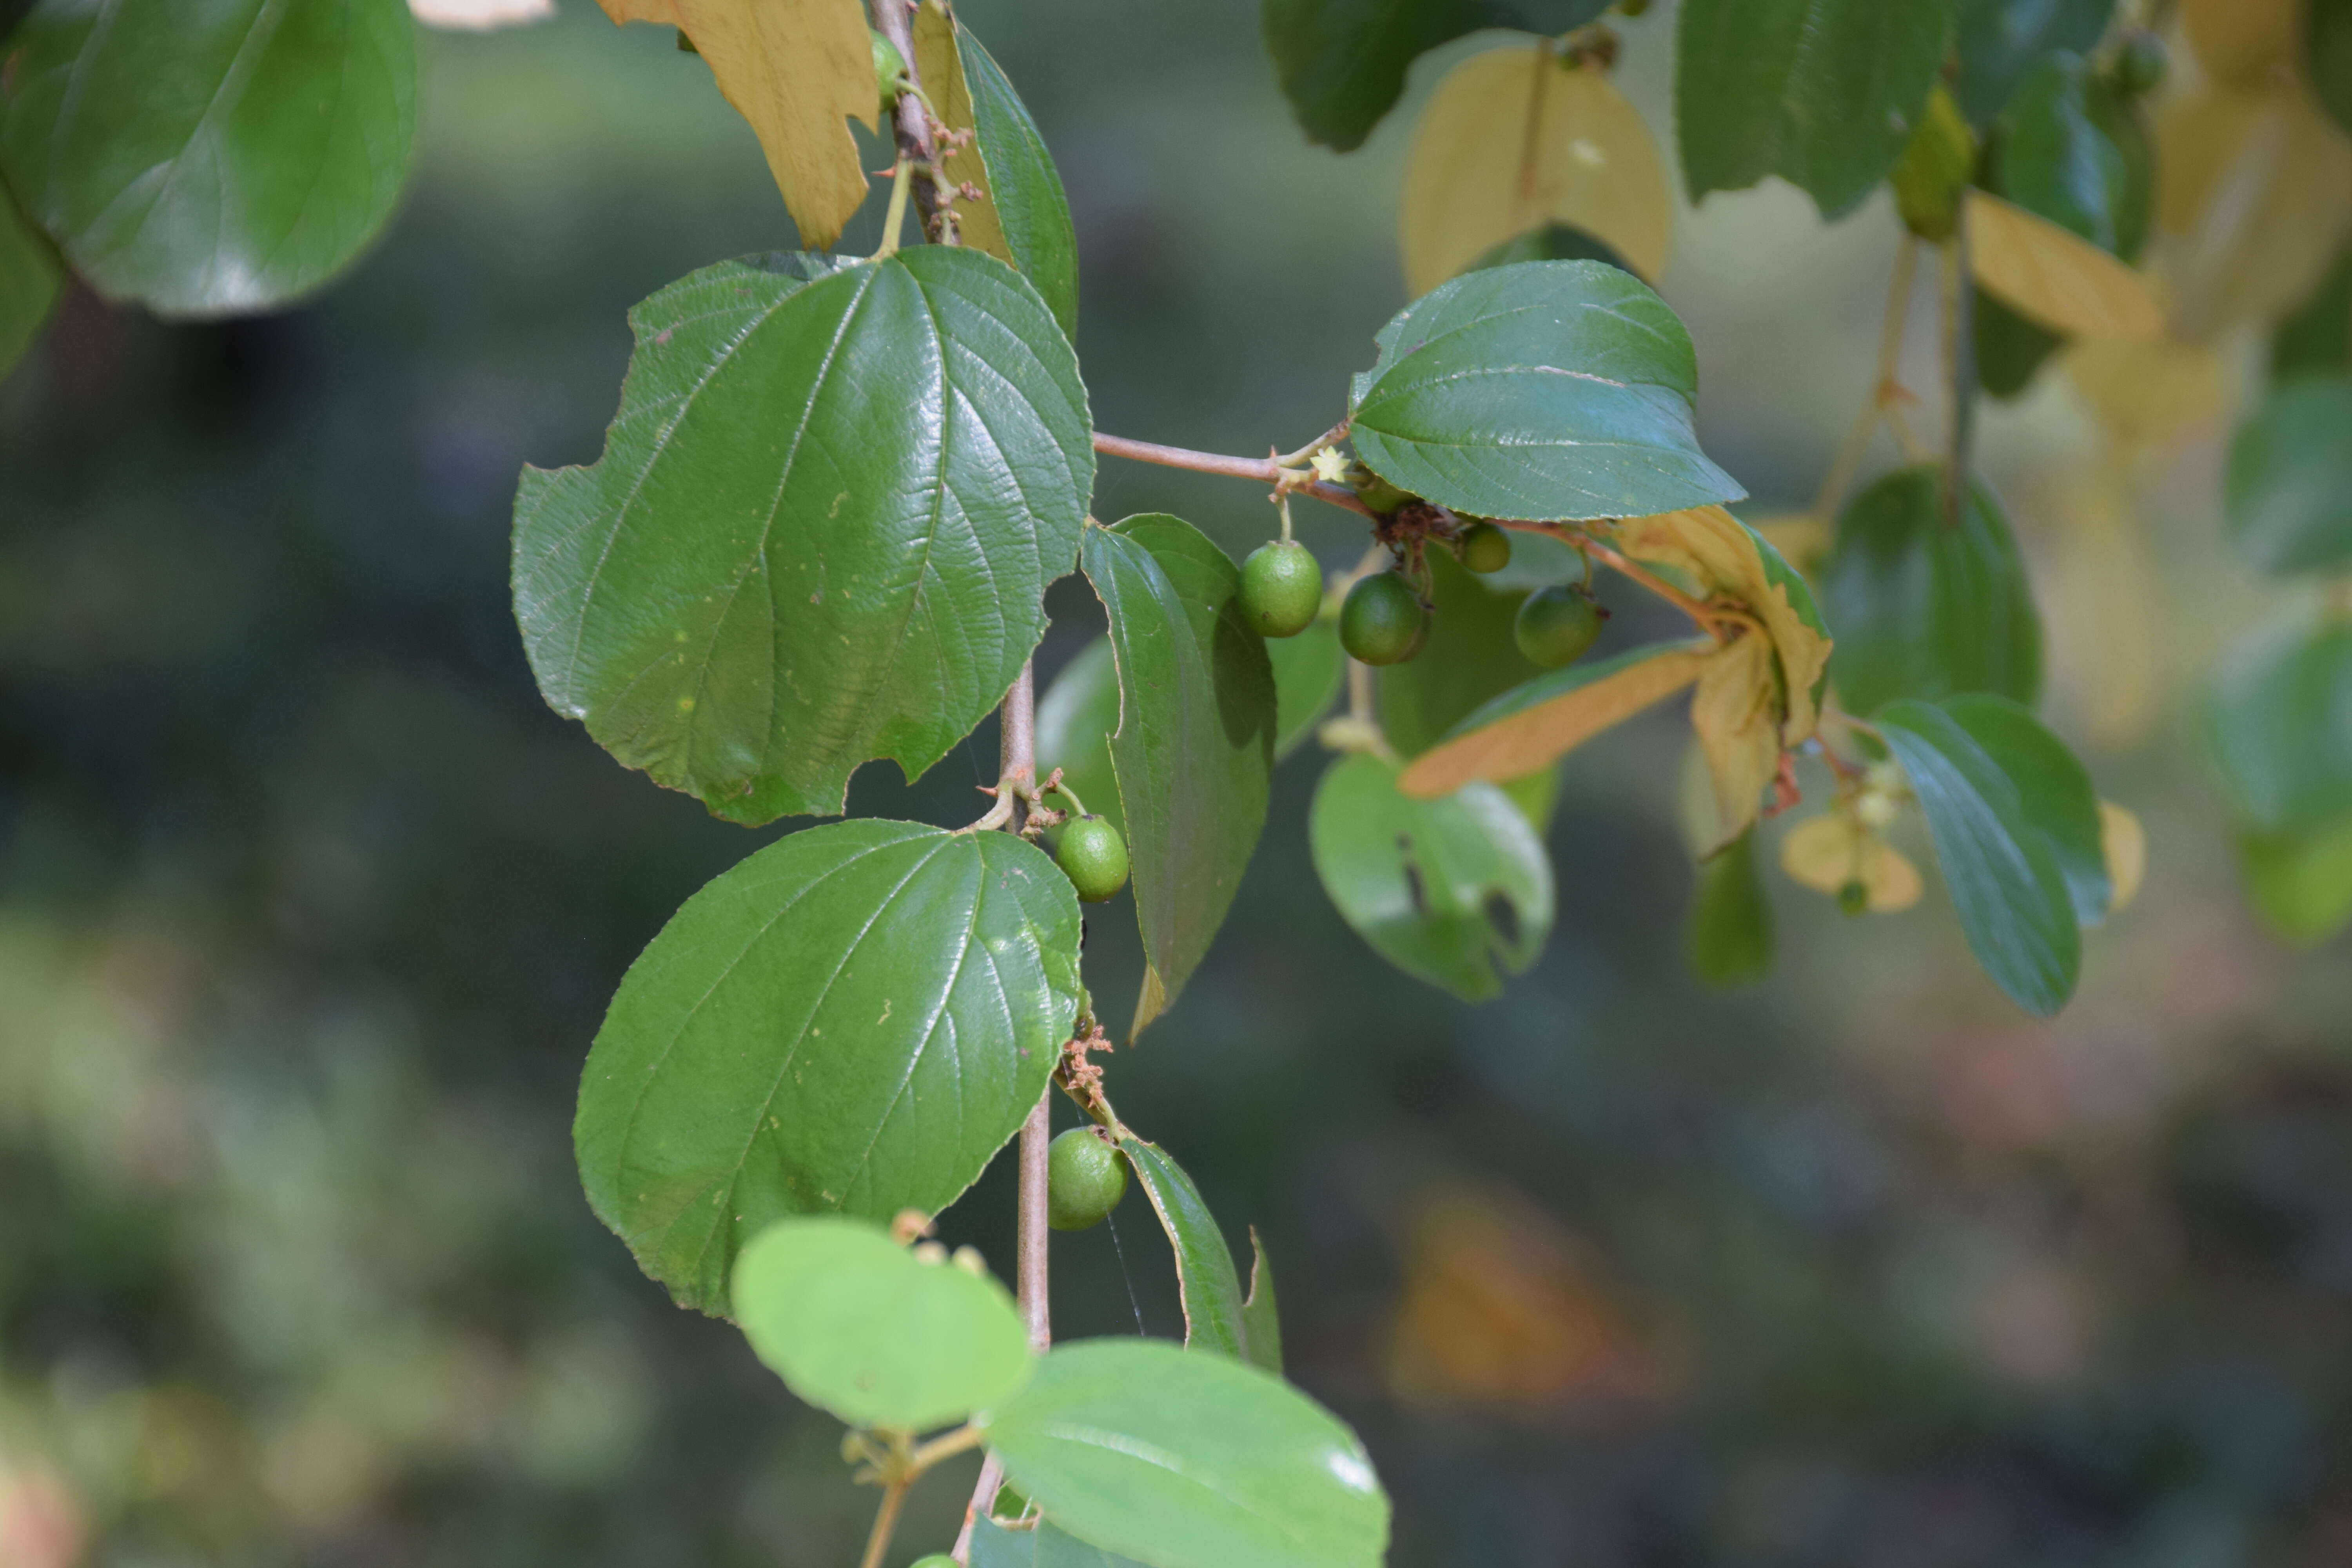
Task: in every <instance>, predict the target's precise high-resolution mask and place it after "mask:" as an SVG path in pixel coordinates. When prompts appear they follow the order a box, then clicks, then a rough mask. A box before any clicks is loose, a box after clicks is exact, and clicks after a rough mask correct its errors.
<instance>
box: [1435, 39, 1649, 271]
mask: <svg viewBox="0 0 2352 1568" xmlns="http://www.w3.org/2000/svg"><path fill="white" fill-rule="evenodd" d="M1548 223H1565V224H1573V225H1575V226H1577V227H1578V228H1580V229H1582V230H1584V231H1585V232H1586V233H1587V234H1590V235H1591V236H1593V237H1595V238H1598V239H1601V240H1604V241H1606V242H1607V243H1608V244H1609V245H1610V247H1612V248H1613V249H1614V250H1615V251H1616V252H1617V254H1618V255H1620V256H1622V257H1623V258H1625V263H1626V265H1627V266H1629V267H1631V268H1633V270H1634V271H1636V272H1639V273H1640V274H1641V275H1642V276H1643V278H1645V279H1649V280H1650V281H1652V282H1655V281H1656V280H1657V278H1658V275H1659V274H1660V273H1661V272H1663V271H1664V270H1665V266H1666V254H1667V250H1668V248H1669V247H1670V246H1671V245H1672V243H1673V235H1674V196H1673V193H1672V188H1671V187H1670V186H1669V185H1668V184H1666V174H1665V167H1664V164H1663V163H1661V162H1660V161H1659V158H1658V149H1657V144H1656V143H1655V142H1653V141H1651V139H1650V132H1649V128H1648V127H1647V126H1645V125H1644V124H1643V123H1642V116H1641V113H1640V112H1639V111H1638V110H1635V109H1634V107H1633V105H1632V104H1630V103H1628V102H1626V101H1625V97H1624V95H1623V94H1622V93H1621V92H1619V91H1618V90H1617V89H1616V88H1615V87H1613V86H1612V85H1611V84H1610V81H1609V78H1608V76H1607V74H1606V73H1604V72H1603V71H1602V70H1601V68H1600V67H1599V66H1596V65H1580V66H1564V65H1562V64H1561V63H1560V62H1559V58H1557V57H1556V56H1554V55H1553V54H1552V52H1551V51H1550V50H1549V48H1547V47H1536V48H1524V49H1518V48H1514V49H1495V50H1491V51H1489V52H1488V53H1486V54H1483V55H1474V56H1472V57H1471V58H1468V59H1466V60H1464V61H1463V62H1462V63H1461V64H1460V65H1458V66H1456V67H1454V69H1453V70H1452V71H1451V72H1450V73H1448V75H1447V76H1446V78H1445V79H1444V81H1443V82H1441V83H1439V84H1438V88H1437V91H1436V93H1435V95H1434V96H1433V97H1432V98H1431V99H1430V100H1429V107H1428V108H1427V109H1426V110H1423V112H1422V117H1421V124H1420V125H1419V127H1418V128H1416V129H1415V131H1414V132H1413V140H1412V153H1410V154H1408V156H1407V158H1406V161H1405V171H1404V198H1403V203H1402V209H1401V216H1400V236H1401V238H1402V247H1403V255H1404V278H1405V287H1406V289H1407V290H1408V291H1409V292H1411V293H1412V294H1414V295H1415V296H1419V295H1422V294H1426V293H1427V292H1429V290H1431V289H1434V288H1436V287H1437V286H1438V285H1439V284H1440V283H1443V282H1444V281H1445V280H1446V279H1448V278H1451V277H1453V276H1454V274H1455V273H1457V272H1459V271H1461V270H1462V268H1465V267H1466V266H1468V265H1469V264H1470V263H1471V262H1473V261H1475V260H1476V259H1477V258H1479V257H1480V256H1482V255H1484V254H1485V253H1486V252H1487V251H1488V250H1491V249H1493V248H1494V247H1496V246H1497V245H1500V244H1502V243H1503V242H1504V241H1505V240H1507V239H1510V238H1512V237H1515V236H1517V235H1521V234H1525V233H1527V232H1528V230H1530V229H1534V228H1540V227H1542V226H1544V225H1545V224H1548Z"/></svg>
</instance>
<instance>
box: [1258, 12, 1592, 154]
mask: <svg viewBox="0 0 2352 1568" xmlns="http://www.w3.org/2000/svg"><path fill="white" fill-rule="evenodd" d="M1609 5H1610V0H1265V7H1264V10H1263V12H1262V13H1261V21H1262V24H1263V26H1264V27H1265V47H1266V52H1267V53H1268V54H1270V55H1272V56H1273V57H1274V69H1275V75H1276V78H1277V79H1279V80H1280V81H1281V84H1282V92H1283V96H1284V97H1286V98H1287V99H1288V100H1290V108H1291V112H1292V113H1294V114H1296V115H1297V117H1298V123H1299V126H1300V128H1301V129H1302V130H1304V131H1305V132H1307V136H1308V138H1309V139H1310V140H1313V141H1316V142H1321V143H1323V144H1324V145H1325V146H1327V147H1330V148H1332V149H1333V150H1335V151H1337V152H1341V153H1346V152H1349V151H1351V150H1353V149H1354V148H1357V147H1360V146H1361V145H1362V144H1363V141H1364V138H1365V137H1366V136H1368V135H1370V133H1371V129H1372V127H1373V126H1375V125H1377V124H1379V123H1380V121H1381V116H1382V115H1384V114H1386V113H1387V112H1388V111H1389V110H1391V109H1392V108H1394V107H1395V106H1396V100H1397V98H1398V95H1399V94H1401V93H1402V92H1403V90H1404V78H1405V70H1406V68H1408V67H1410V66H1411V65H1412V62H1413V61H1414V59H1415V58H1418V57H1420V56H1421V55H1423V54H1424V53H1426V52H1427V51H1429V50H1431V49H1433V48H1435V47H1437V46H1438V45H1440V44H1443V43H1445V42H1447V41H1448V40H1449V39H1453V38H1458V37H1462V35H1464V34H1465V33H1470V32H1475V31H1476V30H1478V29H1479V28H1481V27H1514V28H1518V29H1520V30H1522V31H1525V32H1530V33H1543V34H1548V35H1554V36H1556V35H1558V34H1560V33H1565V32H1567V31H1568V30H1569V29H1570V28H1571V27H1580V26H1584V24H1586V23H1587V22H1590V21H1591V20H1592V19H1593V18H1595V17H1596V16H1600V15H1601V13H1602V12H1604V11H1606V10H1607V9H1609Z"/></svg>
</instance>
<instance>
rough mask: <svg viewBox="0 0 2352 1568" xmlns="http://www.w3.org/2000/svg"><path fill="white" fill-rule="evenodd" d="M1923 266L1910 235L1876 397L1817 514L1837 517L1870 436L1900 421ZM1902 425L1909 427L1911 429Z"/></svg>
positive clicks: (1884, 332) (1843, 447)
mask: <svg viewBox="0 0 2352 1568" xmlns="http://www.w3.org/2000/svg"><path fill="white" fill-rule="evenodd" d="M1918 268H1919V241H1918V240H1917V238H1916V237H1914V236H1912V235H1910V234H1908V233H1906V234H1905V235H1904V236H1903V240H1902V244H1901V245H1900V246H1899V247H1897V248H1896V250H1895V278H1894V281H1893V282H1891V283H1890V284H1889V285H1888V286H1887V290H1886V314H1885V316H1884V317H1883V318H1882V319H1881V321H1880V322H1879V328H1878V365H1877V370H1876V372H1875V374H1874V377H1873V379H1872V381H1871V384H1870V395H1869V396H1867V397H1866V398H1864V400H1863V405H1862V412H1861V413H1860V414H1858V415H1856V416H1854V422H1853V426H1852V427H1851V428H1849V429H1848V430H1847V431H1846V435H1845V440H1844V441H1843V443H1841V444H1840V446H1839V447H1838V450H1837V457H1836V458H1835V459H1834V460H1832V462H1831V464H1830V471H1829V472H1828V473H1827V474H1825V475H1823V476H1822V488H1821V489H1820V491H1819V492H1818V493H1816V494H1815V496H1814V497H1813V515H1814V516H1815V517H1818V518H1822V519H1823V520H1825V521H1826V520H1828V519H1830V518H1832V517H1834V516H1835V515H1836V512H1837V509H1838V506H1839V504H1840V503H1841V502H1843V500H1845V492H1846V487H1847V486H1849V485H1851V484H1853V476H1854V472H1855V470H1856V469H1858V468H1861V467H1862V459H1863V458H1864V457H1865V456H1867V455H1868V453H1869V451H1870V438H1871V437H1873V436H1874V435H1876V434H1877V433H1878V425H1879V421H1880V420H1882V419H1885V418H1890V417H1892V418H1896V419H1898V420H1899V417H1900V414H1899V409H1898V405H1897V402H1896V400H1897V399H1899V398H1900V397H1902V396H1903V391H1902V384H1901V381H1900V379H1899V377H1900V375H1901V373H1902V368H1903V329H1904V327H1905V326H1906V324H1907V323H1908V322H1909V321H1910V319H1911V290H1912V287H1913V284H1914V282H1915V280H1916V278H1917V275H1918ZM1899 427H1900V426H1899ZM1901 428H1905V429H1906V431H1907V427H1901Z"/></svg>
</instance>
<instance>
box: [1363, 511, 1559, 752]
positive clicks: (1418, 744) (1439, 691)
mask: <svg viewBox="0 0 2352 1568" xmlns="http://www.w3.org/2000/svg"><path fill="white" fill-rule="evenodd" d="M1527 537H1532V536H1528V535H1521V536H1519V538H1527ZM1517 544H1518V538H1515V539H1514V540H1513V541H1512V545H1513V547H1514V550H1515V551H1516V548H1517ZM1429 570H1430V581H1431V586H1432V588H1433V593H1432V595H1431V598H1432V600H1433V603H1434V604H1435V605H1436V613H1435V614H1434V615H1433V616H1432V617H1431V619H1430V626H1429V644H1428V646H1427V647H1424V648H1423V650H1422V652H1421V654H1420V655H1419V657H1417V658H1412V659H1409V660H1407V661H1406V662H1405V663H1403V664H1392V665H1390V666H1389V667H1388V668H1385V669H1382V670H1381V671H1380V672H1379V673H1378V675H1377V676H1376V678H1375V685H1374V690H1375V692H1376V693H1377V695H1378V699H1379V701H1378V709H1379V715H1380V721H1381V731H1383V732H1384V733H1385V734H1386V735H1387V736H1388V738H1389V744H1391V745H1392V746H1394V747H1395V748H1396V749H1397V750H1398V751H1400V752H1403V753H1404V754H1405V755H1406V756H1408V757H1411V756H1417V755H1419V754H1420V753H1421V752H1425V751H1427V750H1428V749H1429V748H1430V747H1431V746H1433V745H1435V744H1436V743H1437V742H1440V741H1442V740H1444V738H1445V737H1446V736H1447V735H1448V734H1450V733H1452V732H1453V730H1454V725H1456V724H1458V723H1460V722H1461V721H1463V719H1464V718H1465V717H1466V716H1467V715H1469V714H1470V713H1473V712H1475V711H1476V710H1477V709H1478V708H1480V707H1481V706H1483V705H1484V704H1486V703H1487V702H1489V701H1491V700H1494V699H1495V698H1496V697H1499V696H1501V695H1502V694H1503V693H1504V692H1506V691H1508V690H1510V689H1512V688H1513V687H1515V686H1517V685H1519V684H1520V683H1522V682H1524V681H1528V680H1532V679H1535V678H1536V677H1537V676H1538V675H1540V674H1542V673H1543V671H1542V669H1541V668H1539V667H1538V666H1537V665H1536V664H1535V663H1533V662H1532V661H1531V660H1529V659H1528V657H1527V656H1526V655H1525V654H1522V653H1521V652H1520V651H1519V644H1518V639H1517V637H1514V636H1513V635H1512V632H1511V626H1512V623H1513V622H1514V621H1515V620H1516V619H1517V616H1518V613H1519V605H1521V604H1523V603H1524V602H1525V601H1526V599H1527V595H1525V594H1524V593H1519V592H1515V591H1510V590H1506V591H1504V592H1501V593H1496V592H1492V591H1490V590H1489V589H1488V588H1487V587H1486V584H1484V583H1483V582H1481V581H1480V580H1479V579H1478V578H1477V577H1476V576H1475V575H1474V574H1471V573H1470V572H1467V571H1465V570H1464V569H1463V567H1462V566H1460V565H1459V564H1457V563H1455V561H1454V558H1453V556H1451V555H1449V554H1447V553H1446V552H1444V551H1442V550H1432V551H1431V552H1429Z"/></svg>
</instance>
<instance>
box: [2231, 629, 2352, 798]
mask: <svg viewBox="0 0 2352 1568" xmlns="http://www.w3.org/2000/svg"><path fill="white" fill-rule="evenodd" d="M2204 718H2205V723H2204V730H2205V741H2206V750H2207V752H2208V754H2209V755H2210V758H2211V760H2212V763H2213V768H2214V771H2215V773H2217V774H2218V775H2219V776H2220V779H2221V791H2222V794H2223V795H2224V796H2226V797H2227V798H2228V800H2229V803H2230V809H2231V815H2232V816H2235V817H2236V819H2237V821H2238V823H2239V825H2240V826H2242V827H2245V828H2248V829H2250V830H2252V831H2253V832H2255V833H2259V834H2263V835H2267V836H2270V837H2294V838H2299V837H2304V836H2305V835H2308V834H2311V833H2314V832H2315V831H2318V830H2320V829H2323V828H2326V827H2329V826H2333V825H2334V824H2336V823H2338V822H2341V821H2343V820H2344V819H2345V818H2346V817H2347V816H2352V624H2347V623H2346V622H2344V621H2341V620H2321V621H2310V620H2294V621H2290V622H2287V623H2285V624H2284V625H2281V626H2273V627H2270V628H2267V629H2265V630H2263V631H2261V632H2258V633H2256V634H2255V635H2254V636H2252V637H2248V638H2247V639H2245V640H2244V641H2242V642H2241V643H2239V644H2238V645H2237V646H2236V647H2233V648H2231V650H2230V652H2229V653H2228V655H2226V656H2225V657H2224V658H2223V659H2222V661H2221V668H2219V669H2218V670H2217V671H2215V673H2214V677H2213V684H2212V688H2211V689H2210V692H2209V693H2208V694H2207V697H2206V700H2205V714H2204Z"/></svg>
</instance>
